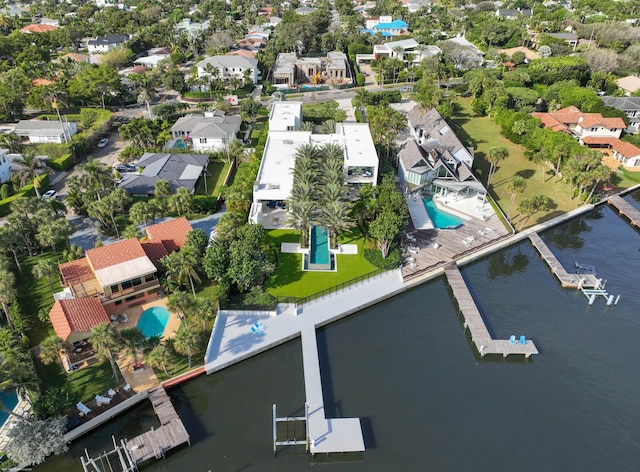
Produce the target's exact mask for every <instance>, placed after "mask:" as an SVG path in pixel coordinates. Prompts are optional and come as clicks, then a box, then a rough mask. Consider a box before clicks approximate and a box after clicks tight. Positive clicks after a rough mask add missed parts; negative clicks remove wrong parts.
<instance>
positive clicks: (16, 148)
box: [0, 133, 24, 154]
mask: <svg viewBox="0 0 640 472" xmlns="http://www.w3.org/2000/svg"><path fill="white" fill-rule="evenodd" d="M0 146H1V147H4V148H7V149H8V150H9V152H10V153H11V154H15V153H17V152H20V151H22V148H23V147H24V146H23V145H22V139H21V138H20V136H18V135H17V134H16V133H7V134H3V135H0Z"/></svg>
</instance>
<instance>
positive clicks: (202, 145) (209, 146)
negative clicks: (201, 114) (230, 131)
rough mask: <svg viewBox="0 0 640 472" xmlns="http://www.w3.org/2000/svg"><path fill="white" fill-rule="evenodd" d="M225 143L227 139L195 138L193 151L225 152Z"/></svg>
mask: <svg viewBox="0 0 640 472" xmlns="http://www.w3.org/2000/svg"><path fill="white" fill-rule="evenodd" d="M202 141H205V142H202ZM225 141H226V139H216V138H193V141H192V143H193V150H194V151H197V152H214V151H224V150H225V149H227V145H226V143H225Z"/></svg>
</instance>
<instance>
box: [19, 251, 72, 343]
mask: <svg viewBox="0 0 640 472" xmlns="http://www.w3.org/2000/svg"><path fill="white" fill-rule="evenodd" d="M41 260H54V261H56V258H55V256H54V255H53V253H52V252H45V253H42V254H39V255H37V256H34V257H27V258H25V259H24V260H23V261H22V273H20V272H16V289H17V291H18V303H20V307H21V309H22V315H23V316H24V317H25V319H26V320H28V329H27V336H28V337H29V345H30V346H31V347H33V346H37V345H39V344H40V343H41V342H42V340H43V339H45V338H46V337H47V336H49V335H50V334H53V327H52V326H51V323H50V322H49V321H48V320H47V321H46V323H43V322H42V321H40V320H39V319H38V313H39V312H40V311H41V310H45V311H47V312H49V310H50V309H51V307H52V306H53V294H52V293H51V288H50V287H49V282H47V279H46V277H45V278H42V279H37V278H36V277H35V276H34V275H33V273H32V268H33V266H34V265H36V264H37V263H38V261H41ZM56 262H57V261H56ZM51 282H52V283H53V289H54V290H55V291H56V292H59V291H61V290H62V287H61V285H60V281H59V280H58V277H56V276H53V277H51Z"/></svg>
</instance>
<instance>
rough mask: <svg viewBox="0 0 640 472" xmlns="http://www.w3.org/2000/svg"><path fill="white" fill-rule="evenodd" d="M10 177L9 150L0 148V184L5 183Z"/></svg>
mask: <svg viewBox="0 0 640 472" xmlns="http://www.w3.org/2000/svg"><path fill="white" fill-rule="evenodd" d="M10 176H11V162H10V161H9V150H8V149H2V148H0V184H3V183H5V182H6V181H7V180H9V177H10Z"/></svg>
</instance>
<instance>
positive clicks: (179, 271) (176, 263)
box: [160, 246, 202, 300]
mask: <svg viewBox="0 0 640 472" xmlns="http://www.w3.org/2000/svg"><path fill="white" fill-rule="evenodd" d="M160 262H161V263H162V265H164V266H165V267H166V268H167V279H173V281H174V282H176V283H178V284H179V285H181V286H182V285H185V284H186V283H187V282H189V284H190V285H191V291H192V292H193V299H194V300H196V299H197V297H196V288H195V284H194V281H196V282H197V283H201V282H202V281H201V280H200V274H199V272H200V270H201V269H200V267H201V266H200V260H199V258H198V256H197V254H196V252H195V251H194V250H193V249H192V248H191V247H189V246H183V247H182V248H181V249H180V250H179V251H177V252H174V253H171V254H169V255H167V256H164V257H163V258H162V259H161V260H160Z"/></svg>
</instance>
